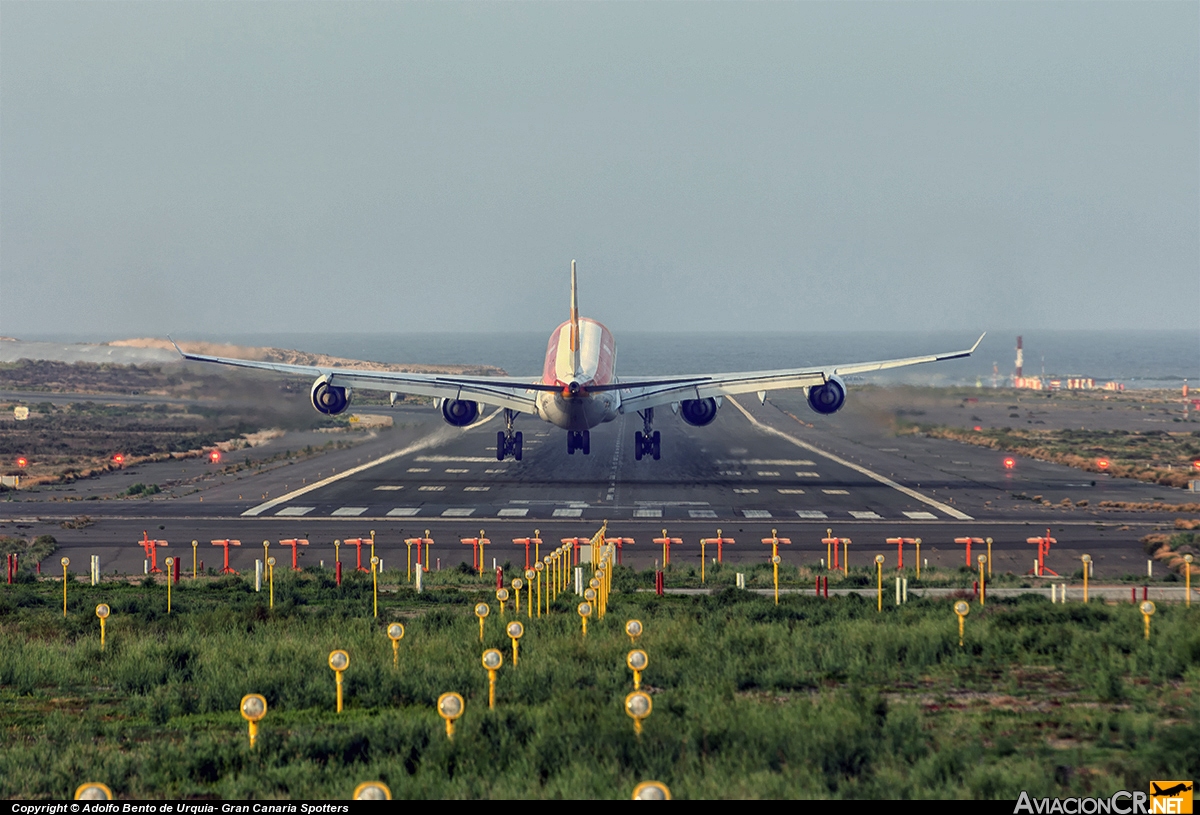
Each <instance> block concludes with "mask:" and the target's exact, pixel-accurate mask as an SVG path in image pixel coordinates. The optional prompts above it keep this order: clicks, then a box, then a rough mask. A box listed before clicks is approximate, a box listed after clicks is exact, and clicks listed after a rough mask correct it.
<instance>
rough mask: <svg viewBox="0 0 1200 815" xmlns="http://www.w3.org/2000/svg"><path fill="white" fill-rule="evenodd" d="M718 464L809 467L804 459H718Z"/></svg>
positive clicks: (810, 463) (810, 464) (808, 463)
mask: <svg viewBox="0 0 1200 815" xmlns="http://www.w3.org/2000/svg"><path fill="white" fill-rule="evenodd" d="M717 463H718V464H752V465H757V466H759V467H811V466H812V465H813V463H812V462H811V461H809V460H808V459H806V458H795V459H793V458H734V459H728V458H726V459H718V460H717Z"/></svg>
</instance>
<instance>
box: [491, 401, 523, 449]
mask: <svg viewBox="0 0 1200 815" xmlns="http://www.w3.org/2000/svg"><path fill="white" fill-rule="evenodd" d="M516 418H517V413H516V411H513V410H508V409H507V408H505V410H504V424H505V425H507V427H508V429H507V430H501V431H499V432H498V433H496V460H497V461H504V459H505V458H506V457H508V456H509V455H511V456H512V457H513V458H514V459H515V460H517V461H520V460H521V442H522V437H521V431H519V430H518V431H517V432H515V433H514V432H513V422H514V421H515V420H516Z"/></svg>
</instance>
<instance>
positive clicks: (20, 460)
mask: <svg viewBox="0 0 1200 815" xmlns="http://www.w3.org/2000/svg"><path fill="white" fill-rule="evenodd" d="M17 466H18V467H28V466H29V459H27V458H25V456H18V457H17Z"/></svg>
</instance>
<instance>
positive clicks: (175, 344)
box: [167, 334, 187, 359]
mask: <svg viewBox="0 0 1200 815" xmlns="http://www.w3.org/2000/svg"><path fill="white" fill-rule="evenodd" d="M167 342H169V343H171V345H174V346H175V350H176V351H178V352H179V356H181V357H183V358H184V359H187V354H185V353H183V349H182V348H180V347H179V343H177V342H175V340H173V339H171V335H170V334H168V335H167Z"/></svg>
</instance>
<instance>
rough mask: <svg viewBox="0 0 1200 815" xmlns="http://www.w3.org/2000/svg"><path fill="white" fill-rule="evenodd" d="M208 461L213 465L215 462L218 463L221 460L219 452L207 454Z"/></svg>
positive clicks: (214, 451)
mask: <svg viewBox="0 0 1200 815" xmlns="http://www.w3.org/2000/svg"><path fill="white" fill-rule="evenodd" d="M208 460H209V461H211V462H212V463H213V464H216V463H217V462H219V461H220V460H221V451H220V450H213V451H212V452H211V453H209V454H208Z"/></svg>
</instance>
